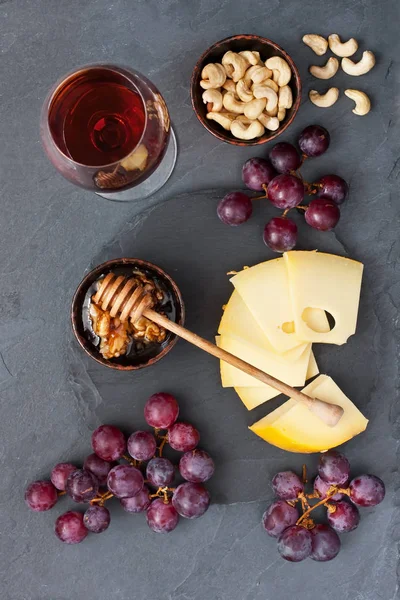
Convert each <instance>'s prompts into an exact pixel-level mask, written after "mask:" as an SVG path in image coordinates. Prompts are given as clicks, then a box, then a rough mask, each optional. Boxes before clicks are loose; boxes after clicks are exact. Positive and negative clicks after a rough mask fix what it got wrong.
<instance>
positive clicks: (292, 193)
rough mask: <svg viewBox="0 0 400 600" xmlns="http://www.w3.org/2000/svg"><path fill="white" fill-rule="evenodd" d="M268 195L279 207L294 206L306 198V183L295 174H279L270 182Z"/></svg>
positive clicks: (283, 208)
mask: <svg viewBox="0 0 400 600" xmlns="http://www.w3.org/2000/svg"><path fill="white" fill-rule="evenodd" d="M267 195H268V199H269V200H270V201H271V202H272V204H273V205H274V206H276V207H277V208H281V209H282V210H285V209H286V208H294V207H295V206H297V205H298V204H300V203H301V201H302V200H303V198H304V184H303V182H302V181H301V179H299V178H298V177H295V176H294V175H277V176H276V177H274V179H272V181H270V183H269V184H268V188H267Z"/></svg>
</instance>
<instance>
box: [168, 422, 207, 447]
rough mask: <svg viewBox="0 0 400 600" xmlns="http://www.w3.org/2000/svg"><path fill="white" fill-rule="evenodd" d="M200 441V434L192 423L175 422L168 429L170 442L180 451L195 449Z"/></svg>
mask: <svg viewBox="0 0 400 600" xmlns="http://www.w3.org/2000/svg"><path fill="white" fill-rule="evenodd" d="M199 441H200V434H199V432H198V431H197V429H196V428H195V427H193V425H191V424H190V423H174V424H173V425H172V427H170V428H169V429H168V443H169V445H170V446H171V448H173V449H174V450H177V451H178V452H189V451H190V450H194V449H195V448H196V446H197V444H198V443H199Z"/></svg>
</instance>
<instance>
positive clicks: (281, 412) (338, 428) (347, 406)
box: [250, 375, 368, 453]
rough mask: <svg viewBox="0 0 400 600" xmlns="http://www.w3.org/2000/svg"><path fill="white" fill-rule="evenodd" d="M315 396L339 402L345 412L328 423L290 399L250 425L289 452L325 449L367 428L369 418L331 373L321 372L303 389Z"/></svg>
mask: <svg viewBox="0 0 400 600" xmlns="http://www.w3.org/2000/svg"><path fill="white" fill-rule="evenodd" d="M303 391H304V392H305V393H306V394H309V395H310V396H312V397H316V398H319V399H320V400H324V401H325V402H330V403H333V404H339V405H340V406H342V407H343V409H344V414H343V416H342V417H341V419H340V421H339V422H338V424H337V425H335V427H328V425H325V423H323V421H321V419H319V418H318V417H317V416H316V415H314V414H313V413H312V412H311V411H309V410H308V408H306V407H305V406H304V405H303V404H302V403H300V402H296V401H295V400H293V399H290V400H288V401H287V402H285V404H283V405H282V406H281V407H279V408H278V409H277V410H274V411H273V412H272V413H270V414H269V415H267V416H266V417H264V418H263V419H261V420H260V421H258V422H257V423H254V425H252V426H251V427H250V429H251V431H253V432H254V433H256V434H257V435H258V436H260V437H261V438H262V439H263V440H265V441H266V442H269V443H270V444H272V445H274V446H277V447H278V448H282V449H283V450H287V451H289V452H304V453H311V452H324V451H325V450H329V449H330V448H335V447H336V446H339V445H340V444H343V443H344V442H347V441H348V440H350V439H351V438H352V437H354V436H356V435H358V434H359V433H361V432H362V431H364V430H365V429H366V427H367V424H368V420H367V419H366V418H365V417H364V416H363V415H362V414H361V412H360V411H359V410H358V409H357V408H356V407H355V406H354V404H353V403H352V402H351V400H349V398H347V396H345V395H344V393H343V392H342V391H341V390H340V388H339V387H338V386H337V385H336V383H335V382H334V381H333V379H331V378H330V377H328V376H327V375H320V376H319V377H317V379H315V380H314V381H312V382H311V383H310V384H309V385H308V386H306V387H305V388H304V390H303Z"/></svg>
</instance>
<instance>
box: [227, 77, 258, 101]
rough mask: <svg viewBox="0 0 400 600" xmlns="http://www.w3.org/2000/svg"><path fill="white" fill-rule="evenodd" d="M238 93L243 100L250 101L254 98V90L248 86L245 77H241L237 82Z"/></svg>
mask: <svg viewBox="0 0 400 600" xmlns="http://www.w3.org/2000/svg"><path fill="white" fill-rule="evenodd" d="M232 83H233V82H232ZM236 94H237V95H238V96H239V98H240V99H241V100H242V102H250V101H251V100H253V98H254V96H253V92H252V91H251V89H250V88H249V87H248V85H247V83H246V82H245V80H244V79H239V81H238V82H237V84H236Z"/></svg>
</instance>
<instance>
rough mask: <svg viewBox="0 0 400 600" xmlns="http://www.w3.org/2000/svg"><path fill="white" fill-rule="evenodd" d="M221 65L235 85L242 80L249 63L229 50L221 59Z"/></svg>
mask: <svg viewBox="0 0 400 600" xmlns="http://www.w3.org/2000/svg"><path fill="white" fill-rule="evenodd" d="M222 65H223V67H224V68H225V72H226V74H227V75H228V77H231V78H232V79H233V81H234V82H235V83H237V82H238V81H239V79H243V77H244V74H245V73H246V70H247V68H248V66H249V63H248V62H247V60H246V59H245V58H243V56H240V54H237V53H236V52H232V51H231V50H229V51H228V52H225V54H224V56H223V57H222Z"/></svg>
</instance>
